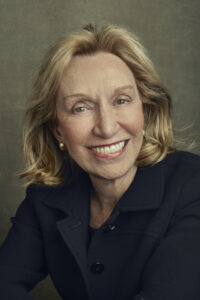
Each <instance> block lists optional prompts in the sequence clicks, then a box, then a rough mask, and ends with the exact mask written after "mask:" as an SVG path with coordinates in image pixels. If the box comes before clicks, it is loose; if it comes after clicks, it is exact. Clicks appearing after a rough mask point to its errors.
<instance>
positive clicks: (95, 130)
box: [54, 52, 144, 179]
mask: <svg viewBox="0 0 200 300" xmlns="http://www.w3.org/2000/svg"><path fill="white" fill-rule="evenodd" d="M56 109H57V117H58V124H57V127H56V128H54V135H55V137H56V138H57V140H58V141H59V142H63V143H64V144H65V147H66V149H67V151H68V153H69V154H70V156H71V157H72V158H73V159H74V161H76V163H77V164H78V165H79V166H80V167H81V168H82V169H84V170H85V171H86V172H88V173H89V175H90V176H96V177H100V178H104V179H117V178H120V177H124V176H128V174H130V172H133V170H134V169H136V168H137V167H136V164H135V162H136V159H137V157H138V154H139V152H140V149H141V146H142V141H143V126H144V115H143V109H142V102H141V99H140V97H139V94H138V90H137V87H136V83H135V79H134V76H133V74H132V72H131V70H130V69H129V67H128V66H127V65H126V64H125V63H124V62H123V61H122V60H121V59H120V58H119V57H117V56H115V55H114V54H111V53H104V52H99V53H97V54H95V55H92V56H89V55H88V56H86V55H84V56H75V57H73V59H72V60H71V62H70V64H69V65H68V66H67V68H66V69H65V72H64V74H63V77H62V80H61V84H60V88H59V93H58V98H57V108H56Z"/></svg>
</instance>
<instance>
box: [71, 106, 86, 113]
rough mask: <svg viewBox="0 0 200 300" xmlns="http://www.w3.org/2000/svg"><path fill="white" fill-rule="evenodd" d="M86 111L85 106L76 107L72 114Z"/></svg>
mask: <svg viewBox="0 0 200 300" xmlns="http://www.w3.org/2000/svg"><path fill="white" fill-rule="evenodd" d="M86 110H87V108H86V107H85V106H78V107H75V108H74V112H75V113H80V112H84V111H86Z"/></svg>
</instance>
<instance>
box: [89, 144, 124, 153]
mask: <svg viewBox="0 0 200 300" xmlns="http://www.w3.org/2000/svg"><path fill="white" fill-rule="evenodd" d="M124 145H125V141H123V142H120V143H118V144H115V145H112V146H110V147H108V146H106V147H94V148H92V150H93V151H95V152H97V153H101V154H110V153H115V152H118V151H121V150H122V149H123V148H124Z"/></svg>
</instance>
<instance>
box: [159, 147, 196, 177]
mask: <svg viewBox="0 0 200 300" xmlns="http://www.w3.org/2000/svg"><path fill="white" fill-rule="evenodd" d="M160 165H161V168H163V170H164V172H165V174H166V176H169V175H172V174H176V175H177V176H179V177H182V178H188V177H189V176H191V175H192V174H193V173H194V174H195V173H197V174H200V156H199V155H197V154H194V153H190V152H184V151H176V152H174V153H171V154H168V155H167V157H166V158H165V159H164V160H163V161H161V162H160Z"/></svg>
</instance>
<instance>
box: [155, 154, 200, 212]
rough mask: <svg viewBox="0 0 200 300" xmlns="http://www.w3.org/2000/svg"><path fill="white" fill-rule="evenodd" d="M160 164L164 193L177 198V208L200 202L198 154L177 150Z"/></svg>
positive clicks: (199, 162)
mask: <svg viewBox="0 0 200 300" xmlns="http://www.w3.org/2000/svg"><path fill="white" fill-rule="evenodd" d="M160 166H161V169H162V174H163V178H164V179H163V183H164V184H163V186H164V192H165V195H166V196H167V195H170V196H171V198H176V199H177V205H178V206H177V208H179V209H180V208H183V207H186V206H187V205H194V203H197V202H198V203H199V202H200V156H199V155H196V154H193V153H189V152H183V151H177V152H174V153H172V154H169V155H168V156H167V157H166V158H165V159H164V160H163V161H162V162H161V163H160ZM167 198H168V197H167Z"/></svg>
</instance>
